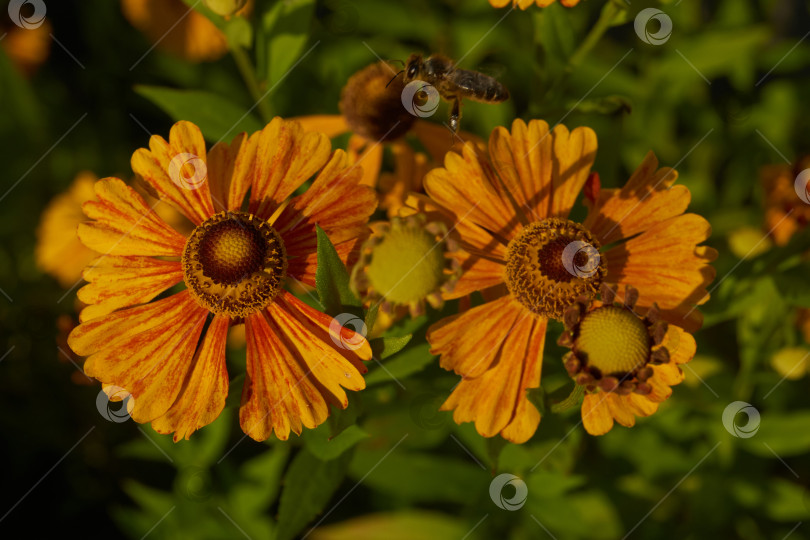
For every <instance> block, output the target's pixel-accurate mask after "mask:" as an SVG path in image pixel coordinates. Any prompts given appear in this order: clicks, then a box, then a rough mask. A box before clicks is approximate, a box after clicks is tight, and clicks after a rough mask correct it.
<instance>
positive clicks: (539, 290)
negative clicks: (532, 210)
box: [506, 218, 606, 320]
mask: <svg viewBox="0 0 810 540" xmlns="http://www.w3.org/2000/svg"><path fill="white" fill-rule="evenodd" d="M599 247H600V246H599V243H598V242H597V241H596V239H595V238H594V237H593V235H591V233H590V232H589V231H588V230H587V229H585V227H583V226H582V225H580V224H578V223H574V222H573V221H569V220H567V219H560V218H548V219H544V220H542V221H537V222H535V223H532V224H530V225H529V226H527V227H526V228H524V229H523V230H522V231H520V233H519V234H518V235H517V236H516V237H515V238H513V239H512V241H511V242H509V247H508V250H507V255H506V286H507V287H508V288H509V291H510V292H511V293H512V295H513V296H514V297H515V298H516V299H517V300H518V301H519V302H520V303H521V304H523V305H524V306H526V308H528V309H529V310H530V311H532V312H534V313H537V314H538V315H542V316H544V317H551V318H554V319H557V320H561V319H562V315H563V312H564V311H565V308H566V307H568V306H569V305H571V303H572V302H574V300H576V299H577V298H578V297H579V296H580V295H587V296H593V295H595V294H596V293H597V291H598V290H599V286H600V285H601V284H602V280H603V278H604V276H605V268H606V265H605V263H604V260H603V257H602V256H601V255H600V253H599Z"/></svg>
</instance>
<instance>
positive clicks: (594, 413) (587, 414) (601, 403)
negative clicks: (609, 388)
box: [582, 392, 613, 435]
mask: <svg viewBox="0 0 810 540" xmlns="http://www.w3.org/2000/svg"><path fill="white" fill-rule="evenodd" d="M606 397H607V395H606V394H605V393H604V392H596V393H594V394H585V399H584V400H583V401H582V424H583V425H584V426H585V431H587V432H588V433H590V434H591V435H604V434H605V433H607V432H608V431H610V430H611V428H612V427H613V416H612V415H611V414H610V409H609V408H608V404H607V402H606Z"/></svg>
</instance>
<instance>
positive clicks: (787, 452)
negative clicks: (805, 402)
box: [743, 390, 810, 459]
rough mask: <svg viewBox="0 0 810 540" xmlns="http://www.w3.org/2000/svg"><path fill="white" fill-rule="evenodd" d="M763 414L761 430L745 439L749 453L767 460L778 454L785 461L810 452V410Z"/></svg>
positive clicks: (765, 412)
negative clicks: (787, 458)
mask: <svg viewBox="0 0 810 540" xmlns="http://www.w3.org/2000/svg"><path fill="white" fill-rule="evenodd" d="M777 391H778V390H777ZM761 414H762V416H761V422H760V425H759V430H758V431H757V432H756V434H755V435H754V436H753V437H751V438H748V439H743V440H744V444H745V447H746V449H747V450H748V451H750V452H751V453H753V454H757V455H759V456H762V457H767V458H775V456H774V453H776V455H777V456H779V457H780V458H783V459H784V458H786V457H792V456H799V455H802V454H804V453H807V452H808V451H810V410H802V411H793V412H785V411H777V412H774V413H773V414H768V412H767V411H764V412H763V413H761ZM769 447H770V448H769Z"/></svg>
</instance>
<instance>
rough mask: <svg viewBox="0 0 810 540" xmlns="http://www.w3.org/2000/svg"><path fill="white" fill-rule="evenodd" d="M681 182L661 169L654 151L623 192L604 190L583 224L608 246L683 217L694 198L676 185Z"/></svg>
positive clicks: (676, 173)
mask: <svg viewBox="0 0 810 540" xmlns="http://www.w3.org/2000/svg"><path fill="white" fill-rule="evenodd" d="M677 179H678V171H676V170H675V169H671V168H669V167H664V168H662V169H659V168H658V159H656V157H655V154H653V153H652V152H650V153H648V154H647V156H646V157H645V158H644V161H643V162H642V163H641V165H639V167H638V169H636V171H635V172H634V173H633V176H631V177H630V180H628V181H627V184H625V185H624V186H623V187H622V188H621V189H603V190H601V192H600V193H599V197H598V199H597V200H596V204H592V205H590V209H589V212H588V217H587V218H586V219H585V222H584V223H583V225H584V226H585V227H586V228H587V229H588V230H589V231H591V232H592V233H593V234H594V235H595V236H596V238H597V239H598V240H599V242H600V243H601V244H602V245H607V244H611V243H613V242H616V241H617V240H621V239H623V238H630V237H631V236H633V235H635V234H638V233H640V232H644V231H645V230H647V229H649V228H650V227H652V226H653V225H655V224H656V223H660V222H662V221H666V220H668V219H670V218H673V217H675V216H678V215H681V214H683V213H684V211H686V207H687V206H689V201H690V199H691V195H690V194H689V189H687V188H686V187H685V186H672V184H673V183H674V182H675V181H676V180H677Z"/></svg>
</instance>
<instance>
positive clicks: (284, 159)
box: [250, 118, 331, 219]
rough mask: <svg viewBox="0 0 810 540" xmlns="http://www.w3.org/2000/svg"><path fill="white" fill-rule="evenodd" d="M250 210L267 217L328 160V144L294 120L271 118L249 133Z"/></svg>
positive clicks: (323, 138)
mask: <svg viewBox="0 0 810 540" xmlns="http://www.w3.org/2000/svg"><path fill="white" fill-rule="evenodd" d="M250 144H251V145H252V146H253V147H254V149H252V150H251V153H252V154H253V160H252V165H251V167H250V176H251V179H252V186H251V190H250V212H251V213H253V214H256V215H257V216H259V217H261V218H263V219H267V218H269V217H270V216H271V215H272V214H273V212H275V210H276V209H277V208H278V206H279V205H280V204H281V203H282V202H284V200H285V199H287V197H289V196H290V195H292V193H293V192H294V191H295V190H296V189H298V187H300V186H301V184H303V183H304V182H305V181H307V180H308V179H309V178H310V177H311V176H312V175H313V174H315V173H316V172H317V171H318V170H319V169H321V168H322V167H323V166H324V165H325V164H326V162H327V160H328V159H329V153H330V150H331V143H330V142H329V138H328V137H327V136H326V135H324V134H322V133H315V132H307V131H305V130H304V128H303V127H301V125H300V124H298V123H297V122H290V121H284V120H282V119H281V118H274V119H273V121H272V122H270V123H269V124H267V126H265V128H264V129H262V130H261V131H260V132H258V134H255V135H254V136H251V138H250Z"/></svg>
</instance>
